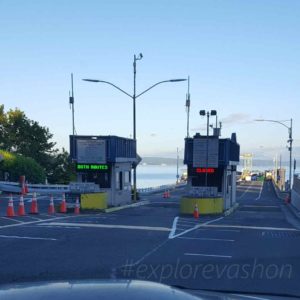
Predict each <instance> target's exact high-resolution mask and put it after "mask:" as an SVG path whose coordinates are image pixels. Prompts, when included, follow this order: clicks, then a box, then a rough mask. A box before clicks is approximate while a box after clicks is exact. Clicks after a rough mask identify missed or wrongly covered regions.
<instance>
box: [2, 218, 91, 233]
mask: <svg viewBox="0 0 300 300" xmlns="http://www.w3.org/2000/svg"><path fill="white" fill-rule="evenodd" d="M86 216H88V215H86V214H81V215H72V216H64V217H55V218H51V221H52V220H62V219H69V218H74V217H86ZM42 222H49V219H45V220H39V221H29V222H22V223H17V224H9V225H2V226H0V230H1V229H3V228H10V227H18V226H24V225H28V224H36V223H42Z"/></svg>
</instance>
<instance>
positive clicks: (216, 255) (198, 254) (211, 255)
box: [184, 253, 232, 258]
mask: <svg viewBox="0 0 300 300" xmlns="http://www.w3.org/2000/svg"><path fill="white" fill-rule="evenodd" d="M184 255H187V256H208V257H221V258H232V256H231V255H218V254H204V253H184Z"/></svg>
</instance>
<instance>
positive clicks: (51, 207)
mask: <svg viewBox="0 0 300 300" xmlns="http://www.w3.org/2000/svg"><path fill="white" fill-rule="evenodd" d="M48 214H50V215H52V214H55V209H54V202H53V196H52V195H51V196H50V204H49V207H48Z"/></svg>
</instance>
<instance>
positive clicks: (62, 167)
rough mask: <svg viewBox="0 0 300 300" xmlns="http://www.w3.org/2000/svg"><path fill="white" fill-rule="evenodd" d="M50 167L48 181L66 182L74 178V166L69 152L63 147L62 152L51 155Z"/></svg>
mask: <svg viewBox="0 0 300 300" xmlns="http://www.w3.org/2000/svg"><path fill="white" fill-rule="evenodd" d="M52 160H53V161H52V163H51V165H52V169H51V172H50V173H48V181H49V183H60V184H67V183H69V182H70V181H75V180H76V174H75V166H74V163H72V160H71V159H70V156H69V153H68V152H67V151H66V150H65V149H64V148H63V149H62V152H59V153H57V154H55V156H53V157H52Z"/></svg>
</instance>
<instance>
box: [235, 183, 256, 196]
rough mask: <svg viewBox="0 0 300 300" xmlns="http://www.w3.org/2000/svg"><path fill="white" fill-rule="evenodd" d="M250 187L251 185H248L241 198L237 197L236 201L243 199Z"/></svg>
mask: <svg viewBox="0 0 300 300" xmlns="http://www.w3.org/2000/svg"><path fill="white" fill-rule="evenodd" d="M252 186H253V185H252V183H250V185H248V187H247V189H246V190H245V191H244V192H243V194H242V195H241V196H239V197H237V199H241V198H243V197H244V195H245V194H246V193H247V192H248V190H249V189H251V188H252Z"/></svg>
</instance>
